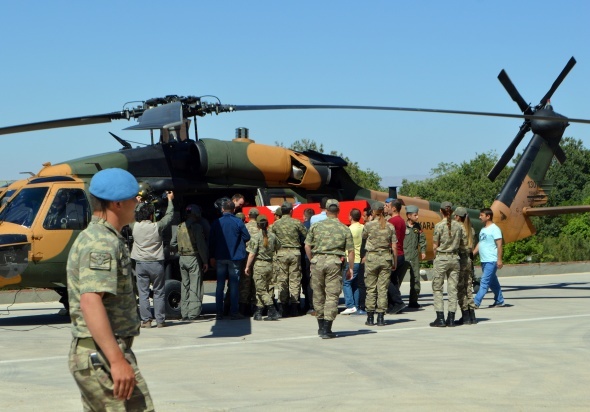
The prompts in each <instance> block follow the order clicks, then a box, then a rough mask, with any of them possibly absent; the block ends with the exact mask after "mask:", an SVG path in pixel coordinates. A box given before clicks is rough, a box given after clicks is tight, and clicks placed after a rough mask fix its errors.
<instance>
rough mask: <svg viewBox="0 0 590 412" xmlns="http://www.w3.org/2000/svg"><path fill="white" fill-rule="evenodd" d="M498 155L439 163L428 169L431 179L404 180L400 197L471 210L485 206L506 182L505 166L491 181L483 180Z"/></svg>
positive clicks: (486, 154) (484, 155)
mask: <svg viewBox="0 0 590 412" xmlns="http://www.w3.org/2000/svg"><path fill="white" fill-rule="evenodd" d="M497 160H498V156H497V155H496V154H495V153H494V152H489V153H483V154H477V155H476V157H475V159H473V160H470V161H469V162H463V163H461V164H460V165H457V164H455V163H440V164H439V165H438V166H437V167H435V168H433V169H432V170H431V173H430V174H431V175H432V176H433V177H432V178H429V179H425V180H421V181H418V182H409V181H407V180H405V179H404V181H403V182H402V187H401V189H400V194H402V195H404V196H413V197H421V198H423V199H428V200H432V201H438V202H442V201H449V202H451V203H453V204H456V205H461V206H464V207H468V208H472V209H481V208H483V207H489V206H490V205H491V204H492V202H493V201H494V199H495V197H496V195H497V194H498V193H499V192H500V189H501V188H502V185H503V184H504V182H505V181H506V179H507V177H508V174H509V173H510V170H511V169H512V168H511V167H506V168H505V169H504V171H503V172H502V173H501V174H500V176H499V177H498V178H497V179H496V181H495V182H490V180H489V179H488V178H487V177H486V176H487V174H488V172H489V171H490V170H491V169H492V167H493V166H494V164H495V163H496V161H497Z"/></svg>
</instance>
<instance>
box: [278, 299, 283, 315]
mask: <svg viewBox="0 0 590 412" xmlns="http://www.w3.org/2000/svg"><path fill="white" fill-rule="evenodd" d="M277 312H278V314H279V319H280V318H282V317H283V304H282V303H277Z"/></svg>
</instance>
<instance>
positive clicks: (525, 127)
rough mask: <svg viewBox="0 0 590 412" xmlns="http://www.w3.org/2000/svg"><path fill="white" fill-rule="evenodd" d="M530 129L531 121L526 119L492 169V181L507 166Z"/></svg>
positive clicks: (490, 174) (490, 175) (489, 175)
mask: <svg viewBox="0 0 590 412" xmlns="http://www.w3.org/2000/svg"><path fill="white" fill-rule="evenodd" d="M529 130H531V125H530V122H528V121H525V122H524V123H523V124H522V126H520V130H519V131H518V133H516V136H514V139H512V142H511V143H510V145H509V146H508V148H506V150H505V151H504V153H503V154H502V157H500V159H498V161H497V162H496V164H495V165H494V167H493V168H492V170H490V173H488V179H490V180H491V181H492V182H493V181H494V180H496V178H497V177H498V175H499V174H500V173H501V172H502V170H503V169H504V168H505V167H506V165H507V164H508V162H509V161H510V159H512V157H514V152H515V151H516V148H517V147H518V145H519V144H520V142H521V141H522V138H523V137H524V135H525V134H527V132H528V131H529Z"/></svg>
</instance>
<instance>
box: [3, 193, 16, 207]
mask: <svg viewBox="0 0 590 412" xmlns="http://www.w3.org/2000/svg"><path fill="white" fill-rule="evenodd" d="M14 192H16V190H14V189H10V190H7V191H6V192H4V193H3V194H2V196H0V207H2V206H4V205H5V204H6V203H8V199H10V197H11V196H12V195H13V194H14Z"/></svg>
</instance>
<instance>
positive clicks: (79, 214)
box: [43, 189, 90, 230]
mask: <svg viewBox="0 0 590 412" xmlns="http://www.w3.org/2000/svg"><path fill="white" fill-rule="evenodd" d="M89 221H90V208H89V206H88V200H87V199H86V195H85V194H84V191H83V190H81V189H59V190H58V191H57V193H56V195H55V198H54V199H53V203H52V204H51V207H50V208H49V211H48V212H47V216H46V217H45V220H44V221H43V227H44V228H45V229H48V230H59V229H68V230H82V229H84V228H86V226H88V222H89Z"/></svg>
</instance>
